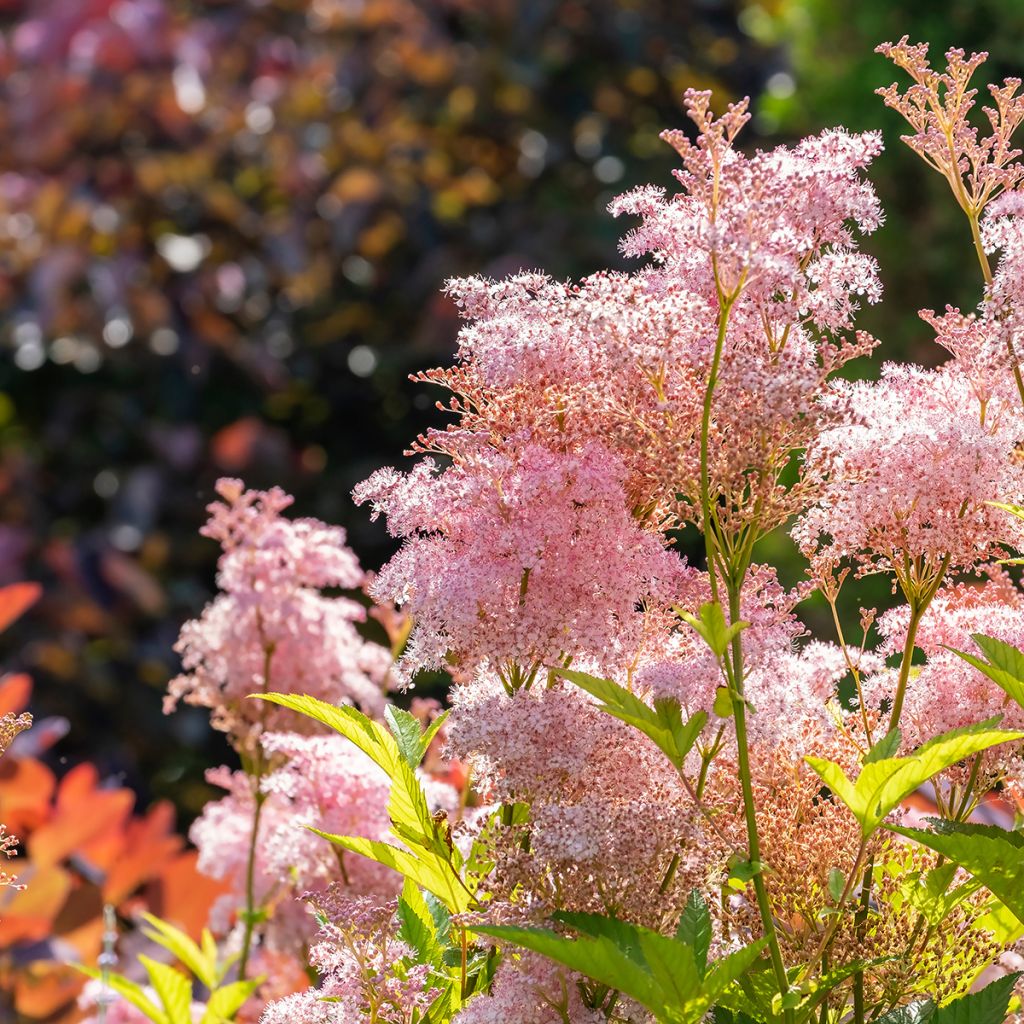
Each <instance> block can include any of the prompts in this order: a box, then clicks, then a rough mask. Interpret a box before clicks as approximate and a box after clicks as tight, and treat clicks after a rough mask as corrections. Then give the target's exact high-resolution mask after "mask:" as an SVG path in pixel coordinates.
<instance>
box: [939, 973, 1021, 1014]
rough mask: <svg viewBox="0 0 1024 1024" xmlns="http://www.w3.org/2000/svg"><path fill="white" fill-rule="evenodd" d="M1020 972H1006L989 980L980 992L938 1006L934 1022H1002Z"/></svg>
mask: <svg viewBox="0 0 1024 1024" xmlns="http://www.w3.org/2000/svg"><path fill="white" fill-rule="evenodd" d="M1018 978H1020V973H1019V972H1018V973H1016V974H1007V975H1004V976H1003V977H1002V978H998V979H997V980H996V981H993V982H990V983H989V984H988V985H986V986H985V987H984V988H983V989H982V990H981V991H980V992H972V993H970V995H966V996H963V997H962V998H960V999H954V1000H953V1002H951V1003H947V1004H946V1005H945V1006H940V1007H939V1008H938V1010H937V1011H936V1012H935V1017H934V1024H1003V1021H1004V1020H1005V1019H1006V1012H1007V1009H1008V1008H1009V1005H1010V997H1011V996H1012V995H1013V986H1014V985H1016V983H1017V979H1018Z"/></svg>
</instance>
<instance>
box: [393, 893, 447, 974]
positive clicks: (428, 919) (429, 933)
mask: <svg viewBox="0 0 1024 1024" xmlns="http://www.w3.org/2000/svg"><path fill="white" fill-rule="evenodd" d="M398 921H399V931H398V937H399V938H400V939H401V940H402V941H403V942H405V943H407V944H408V945H409V946H410V947H411V948H412V949H413V950H414V951H415V953H416V958H417V961H418V962H419V963H437V962H438V961H440V959H441V952H442V949H441V946H440V944H439V943H438V941H437V927H436V925H435V924H434V918H433V916H432V915H431V913H430V908H429V907H428V906H427V903H426V900H424V899H423V895H422V893H421V892H420V890H419V887H418V886H417V885H416V884H415V883H414V882H413V881H412V879H410V878H406V879H405V883H404V884H403V886H402V895H401V898H400V899H399V901H398Z"/></svg>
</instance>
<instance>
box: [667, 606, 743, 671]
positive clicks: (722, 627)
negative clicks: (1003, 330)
mask: <svg viewBox="0 0 1024 1024" xmlns="http://www.w3.org/2000/svg"><path fill="white" fill-rule="evenodd" d="M675 612H676V614H677V615H678V616H679V618H681V619H682V620H683V621H684V622H686V623H688V624H689V625H691V626H692V627H693V628H694V630H696V632H697V633H698V634H699V635H700V637H701V638H702V639H703V641H704V643H706V644H707V645H708V647H710V648H711V653H712V654H714V656H715V657H716V658H719V659H721V658H722V657H723V656H724V655H725V652H726V650H727V649H728V647H729V644H730V643H732V640H733V638H734V637H735V636H737V635H738V634H739V633H740V632H741V631H742V630H744V629H746V628H747V626H749V625H750V623H749V622H743V621H742V620H741V621H738V622H734V623H732V625H727V624H726V621H725V613H724V612H723V611H722V606H721V605H720V604H719V603H718V602H717V601H708V602H707V603H706V604H702V605H701V606H700V612H699V613H698V614H697V615H691V614H690V613H689V612H687V611H684V610H683V609H681V608H676V609H675Z"/></svg>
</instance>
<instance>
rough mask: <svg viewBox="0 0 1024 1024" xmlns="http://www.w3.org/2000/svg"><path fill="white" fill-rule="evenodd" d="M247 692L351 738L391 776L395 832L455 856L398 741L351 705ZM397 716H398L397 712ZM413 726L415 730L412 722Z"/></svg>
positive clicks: (390, 803)
mask: <svg viewBox="0 0 1024 1024" xmlns="http://www.w3.org/2000/svg"><path fill="white" fill-rule="evenodd" d="M250 696H251V697H258V698H259V699H260V700H266V701H269V702H270V703H272V704H279V705H280V706H281V707H286V708H290V709H291V710H293V711H297V712H299V714H302V715H305V716H306V717H307V718H312V719H315V720H316V721H318V722H321V723H323V724H324V725H326V726H329V727H330V728H332V729H334V730H335V731H336V732H339V733H341V735H342V736H344V737H345V738H346V739H348V740H351V741H352V743H354V744H355V745H356V746H357V747H358V748H359V749H360V750H361V751H363V753H364V754H366V755H367V756H368V757H369V758H371V759H372V760H373V761H374V762H375V763H376V764H377V765H378V766H379V767H380V768H382V769H383V770H384V771H385V772H386V773H387V775H388V777H389V778H390V779H391V795H390V797H389V798H388V808H387V809H388V814H389V816H390V817H391V824H392V828H393V831H394V833H395V835H396V836H398V837H399V838H400V839H402V840H403V841H404V842H406V843H408V844H409V845H411V846H422V847H425V848H426V849H428V850H432V851H434V852H435V853H438V854H442V855H444V854H445V853H446V852H447V853H448V854H449V855H450V856H451V858H452V859H453V860H456V861H459V853H458V851H457V850H456V849H455V848H453V847H450V846H448V844H447V843H446V841H445V838H444V837H443V836H442V835H441V834H440V833H439V829H438V826H437V823H436V822H435V821H434V819H433V818H432V817H431V814H430V808H429V807H428V806H427V798H426V796H425V795H424V792H423V787H422V786H421V785H420V783H419V780H418V779H417V778H416V775H415V772H414V770H413V768H410V767H409V761H408V759H407V758H406V756H405V755H404V754H403V753H402V751H401V749H400V748H399V745H398V741H397V740H396V739H395V737H394V736H392V735H391V733H390V732H388V730H387V729H385V728H384V727H383V726H382V725H380V724H379V723H378V722H375V721H374V720H373V719H372V718H368V717H367V716H366V715H364V714H363V713H362V712H361V711H358V710H357V709H356V708H352V707H346V706H344V705H342V706H335V705H334V704H328V703H327V702H326V701H322V700H318V699H317V698H316V697H308V696H304V695H299V694H288V693H260V694H257V693H254V694H250ZM410 717H412V716H410ZM397 720H398V721H401V719H400V718H399V719H397ZM416 728H417V736H418V735H419V724H418V723H417V726H416ZM417 763H418V759H417Z"/></svg>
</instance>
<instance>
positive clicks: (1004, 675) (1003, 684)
mask: <svg viewBox="0 0 1024 1024" xmlns="http://www.w3.org/2000/svg"><path fill="white" fill-rule="evenodd" d="M971 639H972V640H973V641H974V642H975V643H976V644H977V645H978V648H979V650H980V651H981V653H982V654H984V655H985V657H986V658H988V661H982V660H981V658H978V657H975V656H974V655H973V654H967V653H965V652H964V651H958V650H957V649H956V648H955V647H950V648H948V650H950V651H952V652H953V653H954V654H956V655H958V656H959V657H961V658H963V660H964V661H966V662H967V663H968V664H969V665H973V666H974V667H975V668H976V669H977V670H978V671H979V672H981V673H982V674H983V675H986V676H988V678H989V679H991V680H992V682H993V683H995V684H996V686H998V687H999V688H1000V689H1002V690H1004V691H1005V692H1006V693H1007V694H1008V695H1009V696H1010V697H1012V698H1013V699H1014V700H1015V701H1016V702H1017V703H1018V704H1020V705H1021V706H1022V707H1024V654H1022V653H1021V652H1020V651H1019V650H1017V648H1016V647H1014V646H1013V645H1012V644H1007V643H1003V641H1002V640H996V639H995V637H991V636H985V635H984V634H983V633H973V634H972V635H971Z"/></svg>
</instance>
